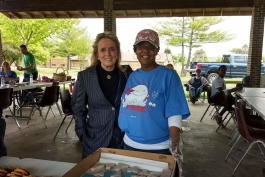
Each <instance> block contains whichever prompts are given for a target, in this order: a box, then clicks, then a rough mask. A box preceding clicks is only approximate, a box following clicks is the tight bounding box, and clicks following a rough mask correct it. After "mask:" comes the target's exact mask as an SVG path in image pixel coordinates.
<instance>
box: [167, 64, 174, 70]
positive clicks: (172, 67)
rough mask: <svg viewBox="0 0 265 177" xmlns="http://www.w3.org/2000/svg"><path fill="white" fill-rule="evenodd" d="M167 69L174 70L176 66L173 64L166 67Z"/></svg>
mask: <svg viewBox="0 0 265 177" xmlns="http://www.w3.org/2000/svg"><path fill="white" fill-rule="evenodd" d="M166 68H168V69H173V70H174V66H173V65H172V64H170V63H169V64H167V65H166Z"/></svg>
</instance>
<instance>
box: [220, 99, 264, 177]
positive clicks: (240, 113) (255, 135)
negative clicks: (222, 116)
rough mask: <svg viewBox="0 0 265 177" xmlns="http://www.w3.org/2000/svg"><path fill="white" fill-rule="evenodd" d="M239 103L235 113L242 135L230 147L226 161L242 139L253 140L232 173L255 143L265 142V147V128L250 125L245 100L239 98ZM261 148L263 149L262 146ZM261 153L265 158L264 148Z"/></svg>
mask: <svg viewBox="0 0 265 177" xmlns="http://www.w3.org/2000/svg"><path fill="white" fill-rule="evenodd" d="M238 103H239V106H240V107H239V108H238V107H236V108H235V114H236V117H237V129H238V132H239V134H240V135H239V137H238V139H237V141H236V143H235V144H234V145H233V147H232V148H231V149H230V151H229V153H228V154H227V156H226V158H225V161H227V159H228V157H229V156H230V154H231V153H232V151H233V150H234V148H235V147H236V146H237V145H238V143H239V142H240V140H242V139H245V140H246V141H248V142H251V144H250V145H249V147H248V149H247V150H246V152H245V154H244V155H243V157H242V158H241V159H240V161H239V163H238V164H237V166H236V168H235V169H234V171H233V173H232V174H234V173H235V172H236V170H237V169H238V167H239V166H240V164H241V163H242V161H243V159H244V158H245V156H246V155H247V154H248V152H249V151H250V150H251V148H252V147H253V145H254V144H256V143H258V146H259V143H260V144H263V146H264V147H265V129H261V128H256V127H250V126H249V125H248V124H247V121H246V120H248V119H249V115H248V114H246V112H245V113H244V109H243V107H242V106H243V105H244V102H243V100H241V99H240V100H238ZM259 148H260V146H259ZM260 150H261V148H260ZM261 153H262V155H263V158H264V154H263V152H262V150H261Z"/></svg>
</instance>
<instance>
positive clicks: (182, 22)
mask: <svg viewBox="0 0 265 177" xmlns="http://www.w3.org/2000/svg"><path fill="white" fill-rule="evenodd" d="M222 21H223V18H219V17H183V18H173V19H170V20H167V21H162V22H158V25H156V27H155V29H156V30H157V31H158V33H159V35H161V36H162V38H164V39H165V40H166V43H167V45H171V46H176V47H177V46H182V51H183V54H182V56H184V47H187V48H188V50H189V52H188V59H187V63H186V66H185V67H186V68H188V67H189V64H190V59H191V53H192V49H193V48H198V47H201V45H202V44H205V43H217V42H225V41H229V40H231V39H233V38H234V35H233V34H230V33H228V32H227V31H223V30H219V29H217V30H210V28H211V27H212V26H213V25H216V24H218V23H221V22H222ZM182 65H183V66H182V72H181V73H182V74H181V75H182V76H183V75H184V62H182Z"/></svg>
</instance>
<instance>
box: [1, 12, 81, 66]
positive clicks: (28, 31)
mask: <svg viewBox="0 0 265 177" xmlns="http://www.w3.org/2000/svg"><path fill="white" fill-rule="evenodd" d="M78 23H79V20H77V19H36V20H35V19H34V20H33V19H26V20H25V19H23V20H22V19H13V20H10V19H8V18H7V17H6V16H4V15H3V14H0V29H1V30H2V31H3V33H2V36H3V48H5V49H6V54H7V58H9V59H10V60H11V58H12V60H11V61H12V62H14V61H16V60H18V61H20V60H21V58H22V57H21V56H20V57H18V58H14V57H11V58H10V56H11V55H13V54H14V50H15V48H19V46H20V45H21V44H25V45H28V46H30V47H29V50H30V51H31V52H32V53H33V51H34V52H35V53H34V55H35V56H37V57H36V61H37V62H42V61H45V60H46V59H47V58H46V57H47V55H46V54H47V53H48V51H47V49H45V48H42V44H43V42H44V41H45V40H46V39H47V38H49V37H51V36H53V35H55V34H56V33H57V32H59V31H61V30H62V29H68V28H71V27H72V26H73V25H74V24H78ZM10 46H12V47H10ZM9 50H10V51H9ZM12 53H13V54H12ZM14 59H15V60H14ZM18 61H16V62H18Z"/></svg>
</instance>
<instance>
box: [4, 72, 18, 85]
mask: <svg viewBox="0 0 265 177" xmlns="http://www.w3.org/2000/svg"><path fill="white" fill-rule="evenodd" d="M0 76H4V77H7V78H17V74H16V73H15V72H14V71H9V73H7V74H5V73H4V72H3V71H0ZM8 83H9V82H8V81H5V84H8Z"/></svg>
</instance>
